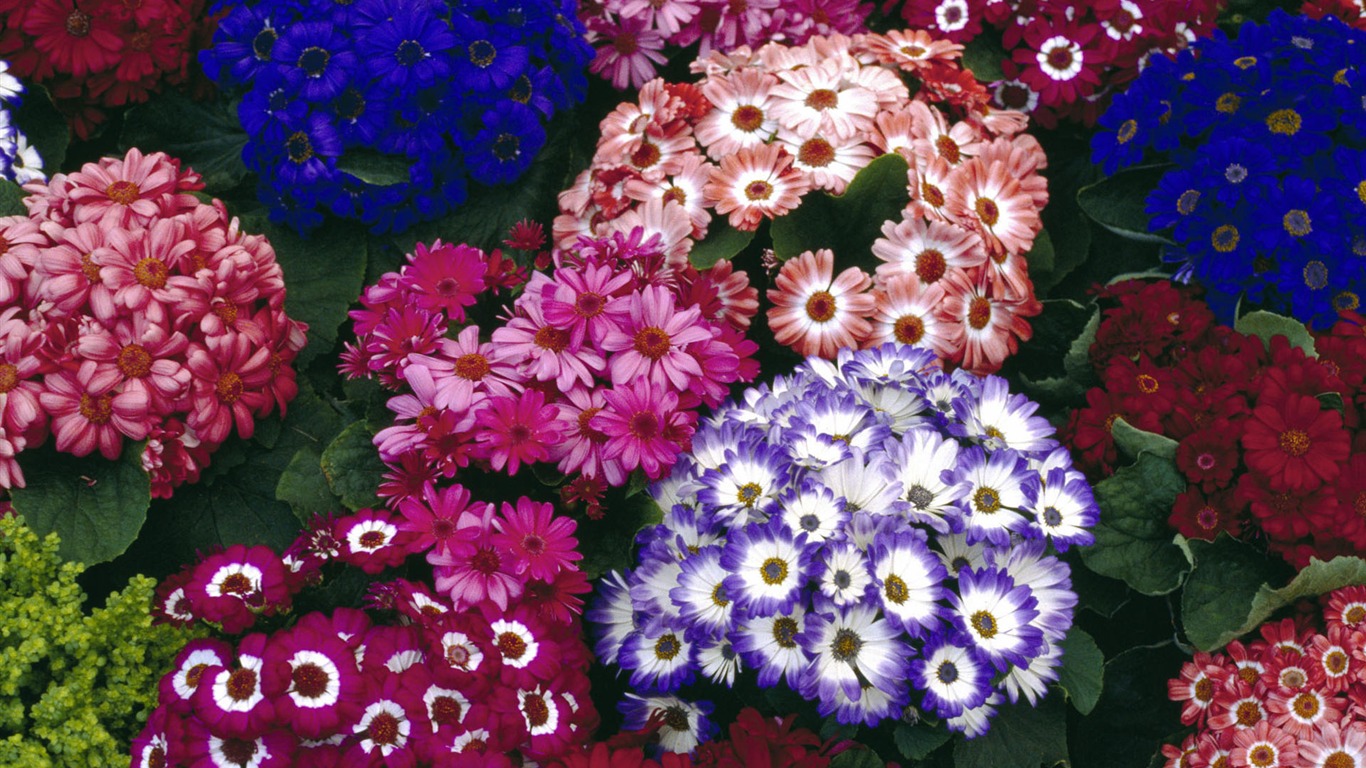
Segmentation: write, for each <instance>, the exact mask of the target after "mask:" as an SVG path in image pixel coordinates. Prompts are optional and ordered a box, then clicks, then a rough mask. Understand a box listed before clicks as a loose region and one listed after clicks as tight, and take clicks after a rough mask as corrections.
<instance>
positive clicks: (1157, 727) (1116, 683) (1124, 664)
mask: <svg viewBox="0 0 1366 768" xmlns="http://www.w3.org/2000/svg"><path fill="white" fill-rule="evenodd" d="M1188 658H1189V657H1188V656H1186V654H1183V653H1182V652H1181V651H1180V650H1179V649H1177V648H1176V647H1175V646H1174V645H1172V644H1171V643H1165V644H1162V645H1157V646H1143V647H1139V648H1130V649H1128V650H1126V651H1124V652H1122V653H1120V654H1118V655H1116V656H1115V657H1114V658H1112V659H1110V660H1109V661H1108V662H1107V663H1106V664H1105V688H1104V690H1103V691H1102V692H1101V695H1100V701H1099V702H1097V703H1096V707H1095V709H1093V710H1091V714H1089V715H1087V716H1086V717H1084V718H1082V720H1081V723H1080V727H1077V728H1074V729H1073V731H1072V733H1073V738H1072V744H1071V746H1072V750H1071V758H1072V760H1071V763H1072V766H1073V768H1146V766H1147V765H1148V761H1149V759H1150V758H1151V757H1152V756H1153V753H1155V752H1157V750H1158V748H1159V745H1160V743H1161V741H1162V739H1163V738H1165V737H1166V736H1167V735H1169V734H1170V733H1171V732H1172V731H1173V730H1176V728H1177V727H1178V726H1180V724H1181V720H1180V716H1181V705H1180V704H1178V703H1176V702H1174V701H1171V700H1170V699H1168V698H1167V678H1169V677H1173V676H1175V675H1176V674H1177V672H1179V670H1180V666H1181V662H1183V661H1185V660H1187V659H1188Z"/></svg>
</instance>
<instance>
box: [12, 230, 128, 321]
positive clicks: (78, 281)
mask: <svg viewBox="0 0 1366 768" xmlns="http://www.w3.org/2000/svg"><path fill="white" fill-rule="evenodd" d="M44 226H45V227H46V228H47V229H48V230H49V231H53V232H60V235H58V236H57V237H56V238H55V242H54V243H53V244H52V245H51V246H50V247H46V248H43V249H42V258H40V259H38V260H37V262H36V263H35V264H34V267H33V273H34V275H35V277H36V278H37V280H36V281H35V282H36V283H37V289H36V293H37V295H38V296H39V297H41V298H44V299H47V300H48V301H51V302H52V303H54V304H56V305H57V309H58V310H59V311H61V312H62V313H65V314H70V313H74V312H77V311H79V310H80V309H81V307H82V306H83V305H84V304H85V303H86V302H87V301H88V302H89V304H90V311H91V312H93V313H94V315H95V317H97V318H99V319H101V320H105V321H107V320H111V319H113V318H114V316H115V315H116V313H117V312H118V309H117V308H116V307H115V306H114V291H113V289H112V288H111V287H110V285H109V284H108V283H107V282H106V279H105V275H104V270H103V269H102V268H101V264H103V263H104V261H105V260H106V259H110V258H112V257H113V255H112V253H111V251H110V250H109V248H108V246H107V238H106V234H105V230H103V229H101V228H100V227H99V226H98V225H95V224H79V225H77V226H74V227H65V228H62V227H58V226H57V225H55V224H46V225H44ZM44 242H45V243H46V238H45V239H44Z"/></svg>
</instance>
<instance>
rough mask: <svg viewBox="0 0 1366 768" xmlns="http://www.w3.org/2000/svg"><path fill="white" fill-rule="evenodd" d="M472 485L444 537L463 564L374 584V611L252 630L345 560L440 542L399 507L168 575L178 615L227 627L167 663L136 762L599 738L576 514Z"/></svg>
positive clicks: (399, 752) (418, 752) (281, 614)
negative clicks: (477, 498)
mask: <svg viewBox="0 0 1366 768" xmlns="http://www.w3.org/2000/svg"><path fill="white" fill-rule="evenodd" d="M448 501H449V499H447V498H444V497H443V498H437V497H433V503H434V505H435V506H436V507H437V508H438V509H440V510H443V511H444V510H445V509H448V508H449V504H447V502H448ZM467 501H468V498H466V499H464V500H462V501H461V502H460V504H461V505H462V506H464V511H463V514H462V515H461V517H460V518H459V519H458V521H456V526H455V527H456V528H457V529H458V530H457V531H456V532H455V534H454V536H453V538H452V540H451V541H449V542H443V543H442V545H441V546H440V547H439V548H438V549H437V550H435V551H437V552H440V553H443V554H446V555H448V556H449V557H450V559H451V561H452V562H456V561H459V562H462V563H463V565H453V566H452V567H449V568H447V569H446V571H445V575H444V576H443V575H442V574H443V571H442V569H441V568H438V579H437V587H438V589H437V591H433V590H432V589H430V588H429V587H427V586H425V585H423V584H419V583H414V582H410V581H407V580H404V579H395V580H392V581H382V582H375V583H372V584H371V585H370V587H369V591H368V596H367V599H366V609H367V610H360V609H356V608H351V607H340V608H336V609H335V610H333V611H332V612H331V613H322V612H310V613H306V614H304V615H302V616H299V617H298V618H297V620H290V621H289V622H288V623H287V625H286V626H283V627H281V628H279V629H275V630H274V631H271V632H263V631H255V632H251V633H250V634H245V635H243V634H242V633H243V632H247V631H248V630H251V629H255V628H258V627H257V624H258V622H270V623H272V624H275V625H277V626H278V625H279V624H280V623H281V621H280V620H281V619H283V618H286V617H289V616H290V607H291V604H292V602H293V598H294V596H295V595H297V594H298V593H299V592H301V591H302V590H304V588H305V587H308V586H310V585H317V584H319V583H321V582H322V581H323V576H324V573H325V570H324V569H325V568H331V567H332V566H330V565H329V564H330V563H345V564H348V565H351V566H355V567H360V568H362V569H363V570H365V572H366V573H369V574H379V573H381V572H383V571H384V570H385V569H388V568H391V567H394V566H398V565H401V564H402V563H403V561H404V559H405V558H406V557H407V555H409V554H410V553H414V552H422V551H424V550H425V549H427V548H428V547H430V546H431V544H430V542H429V541H426V540H424V538H423V536H422V535H421V534H419V533H416V532H414V531H411V530H409V529H408V527H407V526H405V524H404V523H403V520H402V518H401V517H399V516H397V515H394V514H392V513H389V512H387V511H384V510H361V511H359V512H357V513H355V514H352V515H348V516H346V517H342V518H332V517H322V518H317V519H315V520H314V521H313V524H312V525H311V526H310V528H309V529H308V530H307V531H306V532H305V533H303V534H302V535H301V536H300V538H299V539H298V540H297V541H296V542H295V543H294V545H293V546H291V547H290V548H289V549H288V550H287V551H286V552H285V554H284V555H280V554H278V553H276V552H275V551H273V550H271V549H270V548H269V547H263V546H256V547H246V546H242V545H238V546H233V547H230V548H228V549H227V550H224V551H221V552H217V553H214V554H211V555H209V556H208V557H206V558H204V559H203V560H201V561H200V562H199V563H196V564H194V565H191V566H189V567H187V568H186V569H185V570H184V571H182V572H181V573H180V574H178V575H176V576H174V577H172V578H171V579H168V580H167V582H165V583H164V584H163V585H162V587H161V588H160V589H159V603H158V611H159V613H160V614H161V616H162V618H163V619H164V620H168V621H175V622H181V623H195V622H203V623H206V624H209V625H210V626H213V627H216V628H218V629H220V630H221V632H220V633H217V634H215V636H213V637H208V638H204V639H198V640H194V641H191V642H190V643H189V644H187V645H186V646H185V647H184V648H183V649H182V650H181V652H180V654H179V655H178V656H177V658H176V660H175V664H174V667H173V668H172V669H171V670H170V671H168V672H167V673H166V675H165V676H164V677H163V678H162V680H161V684H160V699H159V702H160V705H159V706H158V707H157V709H156V710H155V711H154V712H153V713H152V715H151V716H150V718H149V719H148V724H147V727H146V728H145V729H144V730H143V732H142V734H141V735H140V736H139V737H138V738H137V739H135V740H134V741H133V744H132V757H133V760H132V765H133V766H134V768H153V767H155V768H177V767H180V768H191V767H193V768H242V766H252V768H284V767H287V766H298V767H301V768H323V767H325V766H347V768H380V766H384V768H417V767H418V766H436V767H440V768H511V767H512V766H514V765H522V764H525V762H524V761H527V760H546V759H549V758H552V757H555V756H558V755H561V754H564V753H565V752H567V751H570V750H573V749H577V748H578V747H579V745H581V744H583V743H584V742H586V741H587V739H588V737H589V736H590V735H591V733H592V732H593V730H594V729H595V728H596V727H597V722H598V716H597V712H596V710H594V708H593V704H592V701H591V699H590V698H589V695H588V693H589V684H588V677H587V669H588V666H589V664H590V662H591V660H592V656H591V654H590V653H589V650H588V647H587V646H586V645H585V644H584V642H583V641H582V640H581V639H580V638H581V636H582V630H581V626H580V618H579V615H578V614H579V612H580V610H581V607H582V601H581V600H580V599H579V597H578V596H577V595H578V594H581V593H583V592H586V591H587V590H588V585H587V582H586V580H585V579H584V578H583V575H582V574H581V573H580V572H579V570H578V568H577V567H576V566H575V564H574V563H575V561H576V560H578V558H579V554H578V553H577V552H576V551H575V548H576V546H577V540H576V539H575V538H574V527H575V526H574V523H573V521H571V520H569V519H567V518H558V517H555V516H554V514H553V512H552V510H551V507H550V505H549V504H538V503H535V502H532V501H530V500H528V499H525V498H523V499H520V500H518V501H517V503H516V504H515V505H514V504H506V503H505V504H503V507H502V510H501V511H496V510H495V509H494V507H493V506H492V505H489V504H474V505H465V502H467ZM443 505H445V506H443ZM467 555H468V556H467ZM490 559H492V560H494V561H496V566H495V567H494V568H493V569H490V568H487V567H486V561H488V560H490ZM490 573H496V574H497V575H496V576H494V577H493V578H492V579H490V578H487V577H488V576H489V574H490ZM504 577H505V578H504ZM452 585H454V586H453V587H452ZM221 635H233V636H237V637H235V638H225V637H222V636H221Z"/></svg>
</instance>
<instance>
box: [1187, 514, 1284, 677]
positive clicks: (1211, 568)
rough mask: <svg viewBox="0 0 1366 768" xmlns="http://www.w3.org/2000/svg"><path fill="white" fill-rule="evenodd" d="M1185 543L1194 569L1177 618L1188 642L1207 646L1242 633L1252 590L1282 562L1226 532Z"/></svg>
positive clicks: (1277, 570) (1279, 571) (1268, 578)
mask: <svg viewBox="0 0 1366 768" xmlns="http://www.w3.org/2000/svg"><path fill="white" fill-rule="evenodd" d="M1189 544H1190V548H1191V553H1192V554H1193V555H1194V556H1195V568H1194V569H1192V570H1191V574H1190V577H1189V578H1187V579H1186V587H1185V589H1184V590H1183V591H1182V595H1181V620H1182V622H1184V624H1185V626H1186V637H1187V638H1189V639H1190V642H1191V645H1194V646H1195V647H1196V648H1199V649H1200V650H1202V651H1212V650H1214V649H1215V648H1220V647H1222V646H1223V645H1224V644H1226V643H1228V641H1230V640H1232V639H1234V638H1236V637H1238V635H1240V634H1242V632H1241V631H1240V630H1241V628H1242V626H1243V623H1244V622H1245V621H1246V620H1247V616H1248V613H1249V612H1250V611H1251V610H1252V601H1253V600H1254V599H1256V597H1257V593H1258V592H1259V591H1260V590H1261V587H1262V586H1263V585H1264V584H1265V583H1266V582H1268V581H1273V580H1277V581H1278V580H1279V578H1278V577H1280V576H1281V575H1282V573H1283V572H1284V570H1285V567H1284V565H1283V563H1281V561H1280V560H1279V558H1278V559H1276V560H1271V559H1269V558H1268V557H1267V556H1266V554H1265V553H1263V552H1258V551H1257V550H1256V549H1254V548H1253V547H1250V546H1248V545H1247V544H1244V543H1242V542H1241V541H1238V540H1236V539H1233V538H1231V537H1229V536H1228V535H1227V534H1221V535H1220V536H1219V538H1217V539H1215V540H1214V541H1213V542H1207V541H1198V540H1196V541H1191V542H1190V543H1189Z"/></svg>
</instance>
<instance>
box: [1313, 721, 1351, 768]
mask: <svg viewBox="0 0 1366 768" xmlns="http://www.w3.org/2000/svg"><path fill="white" fill-rule="evenodd" d="M1296 752H1297V754H1298V756H1299V759H1300V761H1301V764H1303V765H1310V766H1313V768H1330V767H1331V768H1339V767H1340V768H1361V767H1362V766H1363V765H1366V728H1362V727H1361V725H1360V723H1359V722H1356V723H1353V724H1352V725H1351V726H1347V727H1339V726H1338V725H1337V724H1335V723H1325V724H1324V725H1323V726H1321V727H1320V728H1319V730H1318V732H1317V733H1316V734H1315V735H1314V737H1313V738H1310V739H1302V740H1301V741H1300V742H1299V744H1298V745H1297V749H1296Z"/></svg>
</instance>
